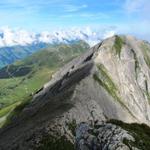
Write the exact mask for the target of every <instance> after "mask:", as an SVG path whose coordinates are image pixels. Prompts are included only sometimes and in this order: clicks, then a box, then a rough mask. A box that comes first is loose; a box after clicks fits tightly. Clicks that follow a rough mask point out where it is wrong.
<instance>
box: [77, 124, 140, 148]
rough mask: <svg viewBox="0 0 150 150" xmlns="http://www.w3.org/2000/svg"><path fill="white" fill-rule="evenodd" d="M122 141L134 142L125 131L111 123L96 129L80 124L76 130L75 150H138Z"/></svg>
mask: <svg viewBox="0 0 150 150" xmlns="http://www.w3.org/2000/svg"><path fill="white" fill-rule="evenodd" d="M124 140H127V141H133V142H134V141H135V139H134V137H132V135H130V134H129V133H128V132H127V131H126V130H124V129H122V128H120V127H119V126H116V125H114V124H111V123H101V124H99V125H96V127H92V126H90V125H88V124H87V123H81V124H79V125H78V127H77V129H76V149H77V150H130V149H132V150H133V149H134V150H138V148H136V147H133V146H130V147H129V145H127V144H125V142H124Z"/></svg>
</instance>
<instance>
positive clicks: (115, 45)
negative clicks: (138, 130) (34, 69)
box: [0, 36, 150, 150]
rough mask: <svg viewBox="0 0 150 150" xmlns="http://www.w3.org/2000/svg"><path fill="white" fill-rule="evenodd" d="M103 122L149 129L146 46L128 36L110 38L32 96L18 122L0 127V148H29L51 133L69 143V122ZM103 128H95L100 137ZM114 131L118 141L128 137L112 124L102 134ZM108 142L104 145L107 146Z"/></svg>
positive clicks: (148, 54) (149, 55)
mask: <svg viewBox="0 0 150 150" xmlns="http://www.w3.org/2000/svg"><path fill="white" fill-rule="evenodd" d="M108 119H117V120H122V121H124V122H128V123H131V122H137V123H145V124H147V125H150V44H149V43H147V42H144V41H140V40H138V39H135V38H134V37H131V36H114V37H111V38H109V39H106V40H104V41H103V42H101V43H99V44H97V45H96V46H94V47H92V48H91V49H90V50H89V51H87V52H86V53H84V54H83V55H81V56H80V57H78V58H75V59H74V60H73V61H71V62H70V63H68V64H66V65H65V66H64V67H62V68H61V69H60V70H59V71H58V72H57V73H56V74H54V75H53V78H52V80H51V81H50V82H49V83H47V84H45V85H44V86H43V88H42V89H41V90H40V91H39V93H37V94H35V95H34V97H33V99H32V102H31V104H29V105H28V106H27V107H25V108H24V109H23V111H22V113H21V114H20V115H19V116H18V118H17V119H15V121H12V124H11V125H9V126H7V127H6V128H4V129H1V131H0V147H2V149H7V150H9V149H13V148H14V147H18V149H19V150H21V149H25V150H26V149H32V148H31V147H32V146H33V145H32V142H31V141H37V139H38V141H39V139H40V138H42V134H43V133H45V132H46V133H47V132H48V133H52V134H54V131H56V130H57V131H59V133H60V135H66V136H67V137H68V138H69V140H70V141H72V142H74V137H73V136H72V133H71V132H70V130H69V124H70V122H72V121H74V120H75V122H76V124H79V123H81V122H95V121H96V120H99V121H107V120H108ZM108 126H109V125H107V124H106V125H105V124H104V126H103V127H102V128H100V129H104V131H102V133H103V132H104V133H105V130H107V128H108ZM114 128H117V131H118V132H119V133H117V134H116V135H117V137H116V138H117V140H119V143H122V140H121V139H120V138H121V137H119V136H120V134H121V135H122V134H123V136H124V135H127V137H129V138H132V137H130V136H129V135H128V134H127V133H126V132H125V131H123V130H122V129H120V128H118V127H116V126H111V127H110V129H109V130H108V132H107V131H106V133H107V134H108V136H109V134H111V132H113V131H114ZM53 129H55V130H53ZM79 129H80V128H79ZM99 134H101V133H99ZM39 135H40V136H39ZM100 136H101V135H100ZM112 138H113V137H112ZM114 138H115V137H114ZM29 139H30V140H29ZM31 139H32V140H31ZM108 141H109V140H107V142H108ZM107 142H106V143H103V144H104V145H106V146H107V147H108V146H109V144H108V143H107ZM99 144H100V143H99ZM22 145H23V148H22ZM114 145H115V144H114ZM121 145H122V144H121ZM123 147H124V149H127V147H126V146H125V145H123Z"/></svg>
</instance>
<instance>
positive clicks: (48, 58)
mask: <svg viewBox="0 0 150 150" xmlns="http://www.w3.org/2000/svg"><path fill="white" fill-rule="evenodd" d="M88 48H89V45H88V44H86V43H85V42H83V41H78V42H76V43H72V44H69V45H66V44H59V45H55V46H50V47H49V48H46V49H43V50H41V51H39V52H37V53H35V54H33V55H32V56H30V57H28V58H26V59H24V60H23V61H18V62H15V63H14V64H12V65H9V66H6V67H5V68H2V69H1V70H0V72H1V73H0V119H1V118H2V117H4V116H6V115H8V114H9V113H10V111H12V110H14V108H15V107H16V106H17V105H19V104H20V102H22V101H24V100H26V98H27V97H28V96H29V95H32V94H34V93H35V92H36V91H37V90H38V89H40V88H41V87H42V86H43V85H44V83H46V82H48V81H49V80H50V79H51V76H52V74H53V73H54V72H56V70H58V69H59V68H60V67H61V66H63V65H64V64H65V63H67V62H68V61H70V60H71V59H73V58H75V57H76V56H78V55H80V54H81V53H83V52H84V51H86V50H87V49H88ZM27 67H29V68H30V70H24V69H22V68H27ZM12 68H13V69H12ZM22 72H23V73H22ZM3 120H4V119H3ZM0 122H1V121H0Z"/></svg>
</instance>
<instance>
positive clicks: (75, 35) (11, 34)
mask: <svg viewBox="0 0 150 150" xmlns="http://www.w3.org/2000/svg"><path fill="white" fill-rule="evenodd" d="M113 34H114V32H113V31H110V32H106V33H105V34H103V35H102V34H100V33H98V32H93V31H92V30H90V29H89V28H86V29H85V30H83V31H81V30H79V29H74V30H68V31H57V32H53V33H51V32H41V33H31V32H28V31H25V30H12V29H10V28H3V29H0V68H2V67H4V66H6V65H8V64H11V63H13V62H15V61H16V60H21V59H23V58H25V57H27V56H30V55H31V54H32V53H34V52H36V51H38V50H40V49H43V48H46V47H48V46H50V45H57V44H60V43H65V44H72V43H74V42H76V41H80V40H82V41H85V42H87V43H88V44H89V45H91V46H92V45H94V44H96V43H98V42H100V41H101V39H102V38H105V37H108V36H111V35H113Z"/></svg>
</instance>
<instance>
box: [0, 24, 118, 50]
mask: <svg viewBox="0 0 150 150" xmlns="http://www.w3.org/2000/svg"><path fill="white" fill-rule="evenodd" d="M114 34H115V32H114V31H109V32H108V31H107V32H105V33H103V34H101V33H99V32H94V31H92V30H91V29H90V28H88V27H87V28H85V29H84V30H81V29H71V30H68V31H65V30H60V31H57V32H48V31H45V32H41V33H31V32H28V31H26V30H12V29H10V28H8V27H5V28H1V29H0V47H6V46H15V45H22V46H25V45H28V44H33V43H40V42H42V43H50V44H53V43H67V42H68V41H74V40H84V41H86V42H87V43H89V44H90V45H91V46H93V45H94V44H96V43H98V42H99V41H101V39H103V38H106V37H109V36H112V35H114Z"/></svg>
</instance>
